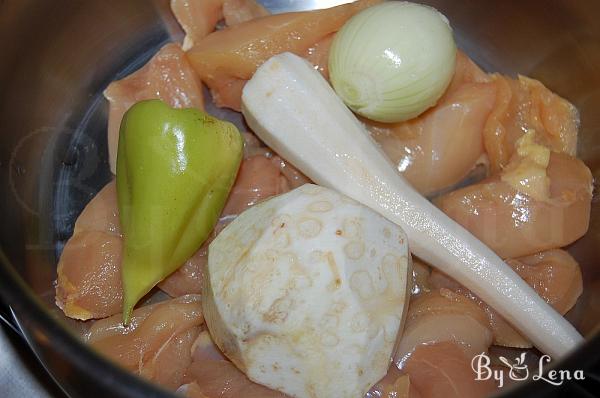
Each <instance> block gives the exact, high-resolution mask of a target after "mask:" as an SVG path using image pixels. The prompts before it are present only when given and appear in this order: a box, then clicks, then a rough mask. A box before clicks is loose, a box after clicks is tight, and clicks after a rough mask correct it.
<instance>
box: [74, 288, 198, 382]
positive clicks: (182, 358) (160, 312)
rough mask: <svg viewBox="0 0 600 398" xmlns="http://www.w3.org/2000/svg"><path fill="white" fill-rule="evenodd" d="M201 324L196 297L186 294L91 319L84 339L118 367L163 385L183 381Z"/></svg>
mask: <svg viewBox="0 0 600 398" xmlns="http://www.w3.org/2000/svg"><path fill="white" fill-rule="evenodd" d="M203 323H204V318H203V316H202V306H201V304H200V296H197V295H187V296H182V297H179V298H176V299H172V300H168V301H163V302H161V303H158V304H153V305H148V306H144V307H141V308H138V309H136V310H135V311H134V312H133V315H132V318H131V322H130V324H129V325H127V326H124V325H123V322H122V315H121V314H118V315H114V316H112V317H110V318H106V319H102V320H99V321H96V322H94V324H93V325H92V327H91V328H90V329H89V331H88V332H87V333H86V334H85V336H84V339H85V341H86V342H87V343H88V344H89V345H91V346H92V347H93V348H94V349H95V350H97V351H98V352H100V353H102V354H103V355H104V356H106V357H108V358H109V359H111V360H112V361H114V362H115V363H117V364H118V365H120V366H121V367H123V368H125V369H128V370H130V371H132V372H134V373H136V374H138V375H140V376H142V377H145V378H146V379H148V380H152V381H154V382H156V383H159V384H161V385H163V386H165V387H167V388H171V389H175V388H177V387H178V386H180V385H181V384H182V382H183V378H184V374H185V371H186V369H187V368H188V366H189V365H190V364H191V362H192V355H191V348H192V345H193V343H194V340H195V339H196V337H197V336H198V334H199V333H200V326H201V325H202V324H203Z"/></svg>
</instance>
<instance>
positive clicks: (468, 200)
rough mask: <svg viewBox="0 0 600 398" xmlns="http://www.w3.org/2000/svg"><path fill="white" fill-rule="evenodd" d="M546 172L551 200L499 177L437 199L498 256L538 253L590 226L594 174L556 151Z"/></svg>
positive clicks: (442, 206) (439, 205) (564, 243)
mask: <svg viewBox="0 0 600 398" xmlns="http://www.w3.org/2000/svg"><path fill="white" fill-rule="evenodd" d="M547 175H548V177H549V179H550V198H549V200H548V201H540V200H536V199H534V198H532V197H530V196H529V195H527V194H524V193H522V192H520V191H518V190H516V189H515V188H514V187H513V186H512V185H511V184H508V183H507V182H505V181H502V180H501V178H500V176H499V175H496V176H492V177H490V178H488V179H487V180H484V181H482V182H481V183H478V184H473V185H470V186H468V187H465V188H462V189H459V190H456V191H453V192H451V193H448V194H446V195H443V196H441V197H439V198H437V199H436V200H435V203H436V204H437V206H438V207H439V208H440V209H441V210H442V211H443V212H444V213H446V214H447V215H448V216H450V218H452V219H454V220H455V221H456V222H458V223H459V224H461V225H462V226H463V227H465V228H466V229H467V230H469V232H471V233H472V234H473V235H475V236H476V237H477V238H479V239H480V240H481V241H483V242H484V243H485V244H487V245H488V246H489V247H490V248H491V249H492V250H494V251H495V252H496V254H498V255H499V256H500V257H502V258H515V257H521V256H526V255H530V254H535V253H538V252H540V251H544V250H549V249H553V248H556V247H562V246H566V245H568V244H570V243H573V242H574V241H575V240H577V239H579V238H580V237H582V236H583V235H584V234H585V233H586V232H587V229H588V225H589V217H590V209H591V199H592V174H591V172H590V170H589V169H588V168H587V166H586V165H585V164H584V163H583V162H582V161H581V160H579V159H577V158H574V157H571V156H568V155H565V154H561V153H556V152H552V154H551V155H550V162H549V165H548V168H547Z"/></svg>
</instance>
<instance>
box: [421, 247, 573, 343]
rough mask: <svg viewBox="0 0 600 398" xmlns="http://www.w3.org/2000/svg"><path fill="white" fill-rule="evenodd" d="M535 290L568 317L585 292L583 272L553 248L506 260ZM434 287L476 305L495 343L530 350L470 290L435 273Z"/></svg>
mask: <svg viewBox="0 0 600 398" xmlns="http://www.w3.org/2000/svg"><path fill="white" fill-rule="evenodd" d="M506 263H507V264H508V265H510V266H511V267H512V268H513V269H514V270H515V271H516V272H517V273H518V274H519V275H520V276H521V277H522V278H523V279H524V280H525V282H527V283H528V284H529V285H530V286H531V287H533V288H534V290H535V291H536V292H537V293H538V294H539V295H540V296H541V297H542V298H543V299H544V300H545V301H546V302H547V303H548V304H550V305H552V306H553V307H554V308H555V309H556V310H557V311H558V312H560V313H561V314H565V313H566V312H567V311H568V310H570V309H571V308H572V307H573V306H574V305H575V302H576V301H577V299H578V298H579V296H580V295H581V292H582V290H583V280H582V275H581V269H580V267H579V264H578V263H577V261H575V259H574V258H573V257H572V256H571V255H570V254H569V253H567V252H566V251H564V250H560V249H553V250H549V251H546V252H542V253H537V254H534V255H531V256H526V257H520V258H517V259H509V260H507V261H506ZM429 284H430V286H431V288H436V289H440V288H445V289H449V290H452V291H454V292H456V293H459V294H462V295H464V296H465V297H468V298H470V299H471V300H473V301H474V302H476V303H477V304H478V305H479V306H480V307H481V308H482V309H483V310H484V311H485V312H486V314H487V316H488V319H489V323H490V328H491V330H492V331H493V334H494V342H493V343H494V344H496V345H500V346H507V347H517V348H530V347H531V346H532V345H531V342H530V341H529V340H527V339H526V338H524V337H523V336H522V335H521V334H520V333H519V332H518V331H517V330H515V329H514V328H513V327H512V326H511V325H510V324H509V323H508V322H507V321H506V320H504V319H503V318H502V317H501V316H500V315H499V314H498V313H497V312H496V311H494V309H492V308H491V307H490V306H489V305H487V304H486V303H484V302H483V301H482V300H481V299H480V298H479V297H477V296H476V295H474V294H473V293H472V292H471V291H470V290H468V289H467V288H465V287H463V286H461V285H460V284H458V283H457V282H456V281H454V280H453V279H451V278H450V277H448V276H446V275H445V274H442V273H441V272H439V271H437V270H433V271H432V272H431V275H430V277H429Z"/></svg>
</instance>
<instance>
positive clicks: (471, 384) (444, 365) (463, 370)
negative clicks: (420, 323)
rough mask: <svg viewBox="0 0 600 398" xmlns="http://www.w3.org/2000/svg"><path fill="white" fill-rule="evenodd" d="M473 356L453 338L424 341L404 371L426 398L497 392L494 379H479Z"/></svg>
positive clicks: (461, 397)
mask: <svg viewBox="0 0 600 398" xmlns="http://www.w3.org/2000/svg"><path fill="white" fill-rule="evenodd" d="M471 360H472V357H470V356H467V355H465V352H464V351H463V350H462V348H461V347H459V346H458V345H456V344H455V343H452V342H441V343H436V344H431V345H420V346H418V347H417V349H416V350H415V352H414V353H413V354H412V355H411V357H410V358H409V360H408V361H407V362H406V364H405V365H404V367H403V369H402V371H403V372H404V373H406V374H407V375H408V376H409V377H410V383H411V387H412V386H413V385H414V387H415V388H416V389H417V390H418V391H419V393H420V395H421V397H422V398H481V397H486V396H488V395H491V394H493V393H494V392H495V391H496V386H495V385H494V382H493V381H492V380H487V381H483V380H475V375H474V373H473V370H472V368H471Z"/></svg>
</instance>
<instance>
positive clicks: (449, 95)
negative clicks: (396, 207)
mask: <svg viewBox="0 0 600 398" xmlns="http://www.w3.org/2000/svg"><path fill="white" fill-rule="evenodd" d="M495 98H496V86H495V85H494V84H493V83H490V82H489V78H488V77H487V75H486V74H485V73H483V72H482V71H481V69H479V67H477V65H475V64H474V63H473V62H472V61H471V60H470V59H469V58H467V57H466V56H465V55H464V54H463V53H461V52H458V56H457V66H456V71H455V74H454V77H453V80H452V82H451V84H450V87H449V89H448V90H447V91H446V93H445V94H444V96H443V97H442V98H441V99H440V101H439V102H438V103H437V105H436V106H434V107H433V108H431V109H429V110H428V111H427V112H425V113H424V114H422V115H421V116H419V117H417V118H415V119H412V120H409V121H406V122H402V123H393V124H386V123H376V122H373V121H369V120H365V123H366V126H367V128H368V129H369V131H370V132H371V134H372V135H373V138H375V140H376V141H377V142H378V143H379V144H380V145H381V147H382V149H383V151H384V152H385V153H386V154H387V155H388V157H389V158H390V159H391V160H392V162H394V163H395V164H397V165H398V170H399V171H400V172H401V173H402V174H403V175H404V177H406V178H407V179H408V180H409V181H410V183H411V184H412V185H413V186H414V187H415V188H416V189H417V190H418V191H419V192H421V193H423V194H432V193H434V192H437V191H440V190H442V189H444V188H448V187H450V186H452V185H454V184H456V183H458V182H460V181H461V180H463V179H464V178H465V177H466V176H467V175H468V174H469V172H470V171H471V170H472V169H473V167H474V166H475V165H476V164H477V163H478V161H480V160H481V158H482V155H483V153H484V148H483V136H482V131H483V127H484V125H485V123H486V121H487V119H488V116H489V115H490V113H491V111H492V109H493V107H494V102H495Z"/></svg>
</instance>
